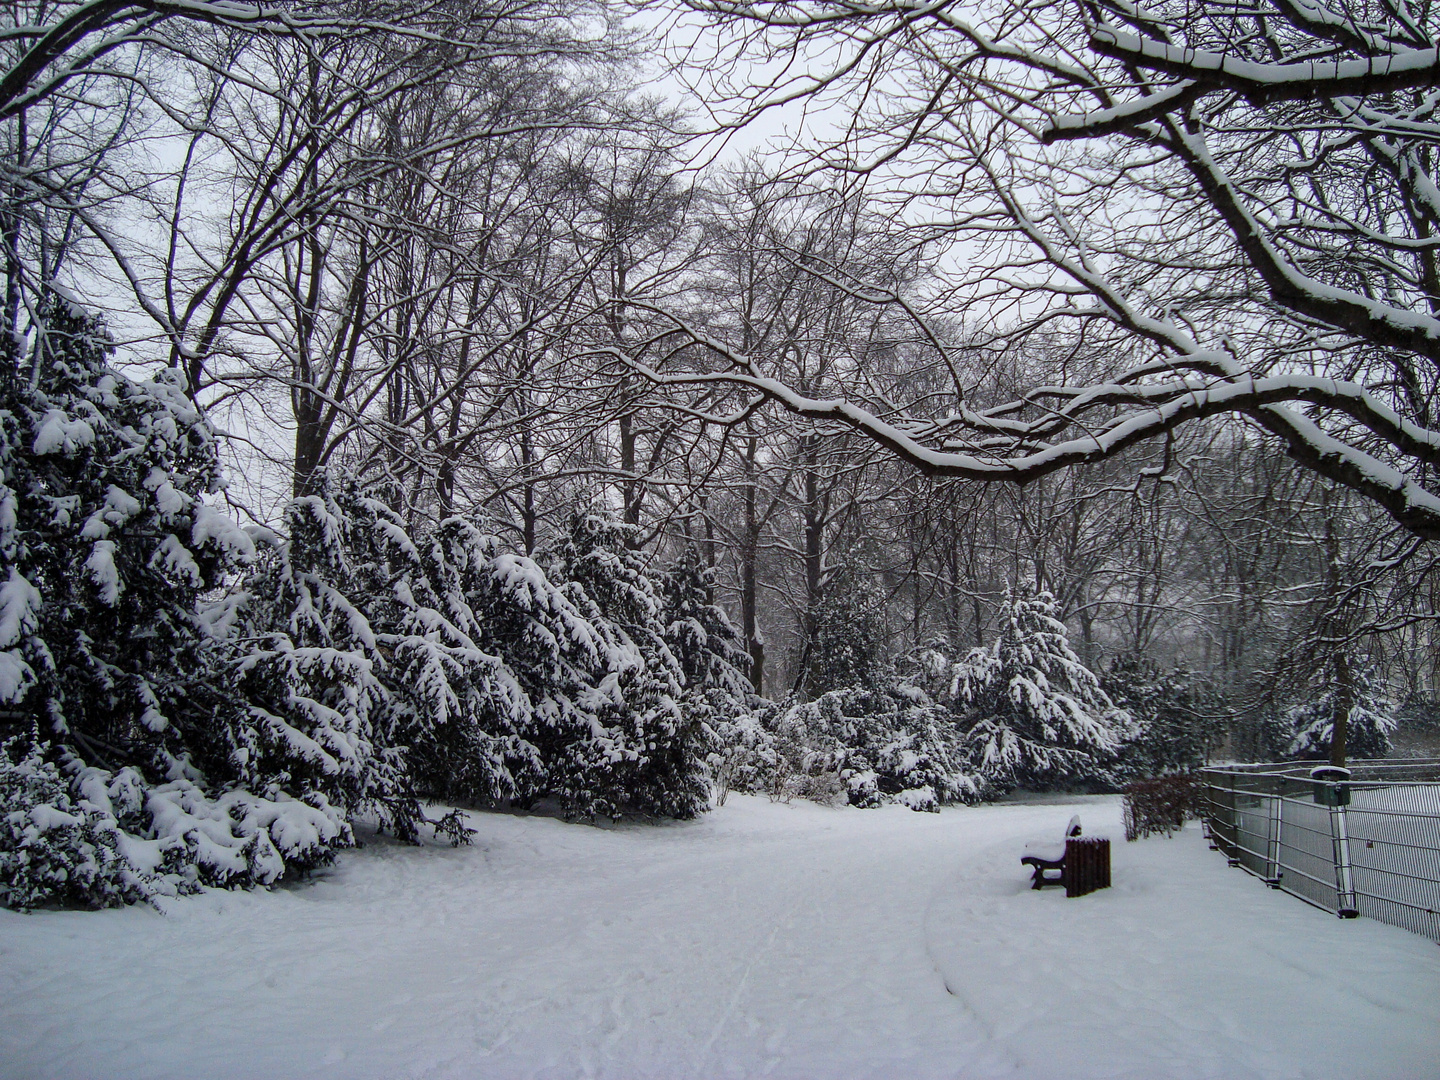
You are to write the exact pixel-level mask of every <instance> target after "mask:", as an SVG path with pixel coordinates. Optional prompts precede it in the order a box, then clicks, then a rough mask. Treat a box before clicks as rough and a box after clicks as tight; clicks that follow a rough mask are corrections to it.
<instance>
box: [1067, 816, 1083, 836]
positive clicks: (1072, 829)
mask: <svg viewBox="0 0 1440 1080" xmlns="http://www.w3.org/2000/svg"><path fill="white" fill-rule="evenodd" d="M1079 835H1080V815H1079V814H1076V815H1075V816H1074V817H1072V818H1071V819H1070V824H1069V825H1066V826H1065V837H1066V839H1069V838H1070V837H1072V836H1079Z"/></svg>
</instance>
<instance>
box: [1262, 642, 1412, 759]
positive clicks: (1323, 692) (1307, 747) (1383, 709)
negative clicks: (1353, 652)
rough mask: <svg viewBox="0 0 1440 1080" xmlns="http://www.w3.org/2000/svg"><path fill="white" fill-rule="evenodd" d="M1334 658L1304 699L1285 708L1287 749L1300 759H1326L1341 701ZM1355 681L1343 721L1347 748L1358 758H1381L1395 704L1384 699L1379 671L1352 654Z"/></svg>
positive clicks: (1386, 748)
mask: <svg viewBox="0 0 1440 1080" xmlns="http://www.w3.org/2000/svg"><path fill="white" fill-rule="evenodd" d="M1337 662H1339V661H1337V660H1336V659H1332V660H1331V661H1330V662H1329V663H1328V664H1326V665H1325V668H1324V670H1323V671H1322V673H1321V676H1320V678H1319V679H1318V680H1317V682H1318V685H1317V686H1314V687H1312V688H1311V692H1310V694H1309V695H1308V696H1307V697H1306V698H1305V699H1304V700H1302V701H1300V702H1298V703H1296V704H1293V705H1291V706H1290V707H1289V708H1288V709H1286V710H1285V711H1284V713H1283V721H1284V726H1285V730H1286V733H1287V734H1289V735H1290V743H1289V746H1288V747H1286V754H1287V756H1289V757H1292V758H1298V759H1302V760H1315V759H1328V758H1329V757H1330V739H1331V737H1332V735H1333V733H1334V729H1335V713H1336V711H1337V708H1338V705H1339V693H1340V687H1339V677H1338V675H1337V673H1336V664H1337ZM1344 662H1345V663H1347V665H1348V667H1349V672H1348V674H1349V678H1350V681H1351V683H1352V688H1351V696H1352V699H1353V700H1352V703H1351V705H1350V710H1349V713H1348V718H1347V720H1346V724H1345V753H1346V755H1347V756H1349V757H1355V758H1379V757H1384V756H1385V755H1386V754H1388V753H1389V752H1390V733H1391V732H1392V731H1394V730H1395V716H1394V711H1393V707H1392V706H1391V704H1390V702H1389V701H1387V700H1386V699H1385V695H1384V691H1383V688H1382V687H1381V686H1380V683H1379V681H1378V680H1377V679H1376V678H1375V673H1374V672H1373V670H1371V669H1370V668H1368V667H1366V666H1365V665H1364V664H1362V663H1360V662H1357V661H1355V660H1354V659H1352V658H1345V659H1344Z"/></svg>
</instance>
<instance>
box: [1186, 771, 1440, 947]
mask: <svg viewBox="0 0 1440 1080" xmlns="http://www.w3.org/2000/svg"><path fill="white" fill-rule="evenodd" d="M1317 764H1320V763H1314V762H1303V763H1291V764H1260V765H1233V766H1224V767H1218V768H1210V769H1205V770H1204V771H1203V772H1202V774H1201V775H1202V778H1203V782H1204V785H1205V808H1206V809H1205V819H1206V827H1207V829H1208V831H1209V834H1210V837H1211V839H1212V841H1214V844H1215V846H1216V847H1217V848H1219V849H1220V850H1221V851H1223V852H1224V853H1225V855H1226V857H1227V858H1229V860H1230V862H1231V864H1232V865H1234V866H1240V867H1243V868H1244V869H1246V870H1248V871H1249V872H1250V873H1252V874H1254V875H1255V876H1256V877H1259V878H1261V879H1262V880H1264V881H1266V882H1267V883H1269V884H1270V885H1272V886H1274V887H1276V888H1280V889H1284V890H1285V891H1286V892H1288V893H1291V894H1292V895H1294V896H1297V897H1299V898H1300V899H1302V900H1305V901H1307V902H1309V903H1311V904H1314V905H1316V906H1317V907H1321V908H1324V909H1325V910H1327V911H1334V912H1338V913H1339V914H1342V915H1347V916H1349V915H1354V914H1360V915H1364V916H1367V917H1369V918H1373V919H1378V920H1380V921H1381V922H1387V923H1391V924H1393V925H1396V926H1403V927H1405V928H1406V929H1407V930H1413V931H1415V932H1416V933H1419V934H1424V935H1425V936H1426V937H1429V938H1432V939H1434V940H1436V941H1440V761H1436V762H1406V763H1404V764H1403V765H1396V764H1391V763H1386V762H1355V763H1354V764H1353V765H1352V768H1351V779H1350V781H1348V782H1343V783H1335V782H1329V781H1323V780H1317V779H1314V778H1312V777H1311V776H1310V769H1311V767H1312V766H1313V765H1317Z"/></svg>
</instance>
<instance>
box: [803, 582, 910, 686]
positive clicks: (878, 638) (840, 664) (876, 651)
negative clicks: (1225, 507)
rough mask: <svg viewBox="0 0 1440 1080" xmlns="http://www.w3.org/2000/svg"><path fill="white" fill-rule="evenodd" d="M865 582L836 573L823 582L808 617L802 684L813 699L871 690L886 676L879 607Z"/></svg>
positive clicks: (887, 668) (881, 608)
mask: <svg viewBox="0 0 1440 1080" xmlns="http://www.w3.org/2000/svg"><path fill="white" fill-rule="evenodd" d="M865 580H866V579H865V578H864V577H863V576H862V575H861V574H859V573H857V572H855V571H853V570H850V569H841V570H839V571H837V572H836V573H835V575H834V576H833V577H832V578H831V579H830V580H829V581H828V582H827V583H826V584H825V587H824V589H823V590H822V592H821V594H820V599H819V601H818V603H817V604H816V606H815V609H814V611H812V612H811V615H810V620H811V621H810V626H809V633H808V635H807V640H806V643H805V655H804V658H803V663H802V667H803V669H804V671H803V679H804V681H803V685H804V689H805V691H806V693H807V694H809V695H811V696H814V697H818V696H819V695H821V694H826V693H829V692H830V691H832V690H841V689H845V688H848V687H867V688H871V689H873V688H875V687H878V686H882V685H885V684H886V683H887V682H888V681H889V680H890V677H891V674H892V672H891V666H890V662H889V657H888V655H887V653H886V650H885V642H886V640H887V632H886V627H885V616H884V610H885V609H884V605H883V604H882V603H881V602H880V598H879V597H877V596H875V595H874V594H873V591H872V590H871V589H870V588H869V587H867V585H866V584H865Z"/></svg>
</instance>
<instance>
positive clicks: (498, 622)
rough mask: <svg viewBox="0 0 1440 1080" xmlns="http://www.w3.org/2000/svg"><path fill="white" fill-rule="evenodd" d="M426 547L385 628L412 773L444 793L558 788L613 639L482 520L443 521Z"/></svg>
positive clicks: (524, 797)
mask: <svg viewBox="0 0 1440 1080" xmlns="http://www.w3.org/2000/svg"><path fill="white" fill-rule="evenodd" d="M418 548H419V557H418V562H417V564H416V567H415V572H413V573H411V574H409V575H407V576H406V577H405V578H404V579H403V585H401V584H397V587H396V588H395V593H396V596H397V601H398V606H397V611H398V613H399V616H400V617H399V619H398V620H396V621H395V626H394V629H393V630H392V631H389V632H387V634H386V635H385V637H384V640H385V641H386V642H389V643H390V644H391V647H392V649H393V655H394V661H395V669H396V674H397V680H396V695H397V700H399V701H401V702H403V704H402V705H401V706H400V714H401V716H402V717H403V718H404V720H403V722H402V723H401V725H400V730H401V731H402V732H403V733H404V735H403V741H405V742H406V743H407V744H408V745H409V747H410V751H409V754H410V763H411V770H412V775H413V776H414V777H415V779H416V782H417V784H419V786H420V788H421V789H422V790H423V791H425V793H426V794H428V795H431V796H434V797H437V798H443V799H458V800H461V801H465V802H469V803H473V804H488V803H495V802H499V801H502V800H513V801H516V802H519V803H521V804H527V803H529V802H531V801H533V800H534V799H536V798H538V797H541V796H543V795H546V794H548V793H549V792H550V789H551V775H552V769H553V766H554V762H553V760H551V758H552V756H553V755H554V754H555V753H556V752H557V750H558V748H559V747H561V746H564V745H565V744H566V743H568V742H570V741H573V740H576V739H583V738H585V737H586V736H588V734H589V733H590V731H591V725H592V722H593V716H592V715H591V714H590V713H589V712H588V711H587V707H588V705H587V703H588V699H589V696H590V694H591V692H592V684H593V678H594V674H595V672H596V671H597V670H598V669H600V668H601V667H602V666H603V661H604V657H605V656H606V655H607V648H606V645H605V642H604V641H603V639H602V635H601V633H600V632H599V631H598V630H597V629H596V627H595V626H594V625H593V624H592V623H591V622H590V621H589V620H588V619H586V618H585V616H584V615H582V614H581V613H580V611H579V610H577V608H576V606H575V605H574V604H573V603H572V602H571V601H570V600H569V598H568V597H567V596H566V595H565V593H564V592H563V591H562V590H561V589H560V588H559V587H558V586H557V585H556V584H554V583H553V582H552V581H551V580H550V579H549V577H547V576H546V574H545V572H544V571H543V570H541V568H540V567H539V566H538V565H537V564H536V563H535V562H534V561H533V560H531V559H529V558H527V557H525V556H524V555H520V554H517V553H516V552H514V551H511V550H510V549H509V547H508V546H507V545H506V544H504V543H503V542H502V541H501V540H499V539H498V538H497V537H495V536H494V535H491V534H490V533H488V532H486V531H485V530H484V529H483V528H481V527H480V525H478V524H477V523H475V522H473V521H470V520H467V519H464V518H459V517H455V518H450V519H447V520H445V521H442V522H441V523H440V525H439V526H438V527H437V528H435V529H434V530H430V531H428V532H424V533H422V534H421V536H420V539H419V541H418ZM562 757H563V754H562ZM591 811H592V808H591V807H588V806H587V807H580V808H577V812H580V813H587V814H588V813H590V812H591Z"/></svg>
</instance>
